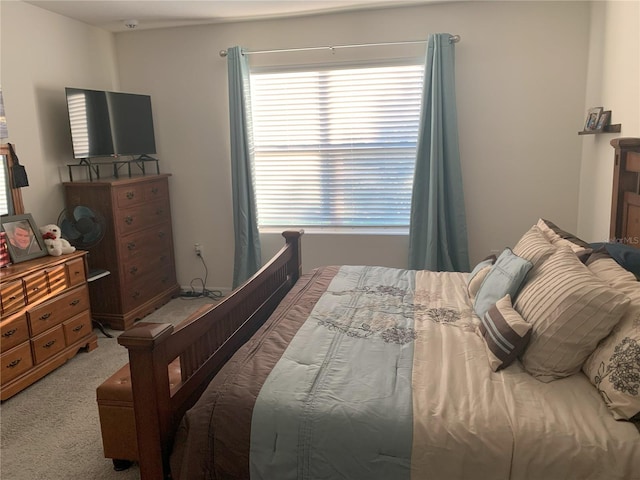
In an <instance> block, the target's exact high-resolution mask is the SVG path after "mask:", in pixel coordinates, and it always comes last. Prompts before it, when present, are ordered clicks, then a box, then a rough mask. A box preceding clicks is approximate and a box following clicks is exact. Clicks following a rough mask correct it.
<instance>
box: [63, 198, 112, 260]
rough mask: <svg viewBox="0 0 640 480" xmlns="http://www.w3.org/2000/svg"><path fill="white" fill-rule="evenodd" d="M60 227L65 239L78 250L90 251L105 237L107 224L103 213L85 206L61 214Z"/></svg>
mask: <svg viewBox="0 0 640 480" xmlns="http://www.w3.org/2000/svg"><path fill="white" fill-rule="evenodd" d="M58 225H59V226H60V230H61V232H62V237H63V238H65V239H66V240H67V241H68V242H69V243H70V244H71V245H73V246H74V247H76V248H82V249H89V248H91V247H94V246H95V245H97V244H98V243H99V242H100V240H102V238H103V237H104V234H105V230H106V227H107V223H106V221H105V219H104V216H103V215H102V213H100V212H99V211H97V210H94V209H92V208H89V207H87V206H84V205H78V206H76V207H74V208H73V209H72V210H65V211H63V212H62V213H61V214H60V218H59V219H58Z"/></svg>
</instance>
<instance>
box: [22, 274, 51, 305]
mask: <svg viewBox="0 0 640 480" xmlns="http://www.w3.org/2000/svg"><path fill="white" fill-rule="evenodd" d="M23 282H24V291H25V293H26V294H27V303H35V302H37V301H38V300H40V299H42V298H44V297H46V296H47V295H49V286H48V284H49V282H48V280H47V272H46V271H45V270H40V271H39V272H37V273H33V274H31V275H27V276H25V277H24V278H23Z"/></svg>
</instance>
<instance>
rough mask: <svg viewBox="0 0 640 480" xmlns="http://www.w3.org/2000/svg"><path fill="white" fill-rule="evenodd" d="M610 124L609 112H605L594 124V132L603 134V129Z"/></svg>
mask: <svg viewBox="0 0 640 480" xmlns="http://www.w3.org/2000/svg"><path fill="white" fill-rule="evenodd" d="M609 123H611V110H605V111H604V112H602V113H601V114H600V117H599V118H598V123H597V124H596V132H604V129H605V128H606V127H608V126H609Z"/></svg>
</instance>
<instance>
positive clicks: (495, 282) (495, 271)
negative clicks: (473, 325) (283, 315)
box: [473, 248, 533, 318]
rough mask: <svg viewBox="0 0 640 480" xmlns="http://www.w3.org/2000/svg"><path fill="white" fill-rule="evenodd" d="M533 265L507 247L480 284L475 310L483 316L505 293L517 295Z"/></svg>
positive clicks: (474, 305)
mask: <svg viewBox="0 0 640 480" xmlns="http://www.w3.org/2000/svg"><path fill="white" fill-rule="evenodd" d="M532 266H533V265H532V264H531V262H530V261H528V260H525V259H524V258H520V257H518V256H517V255H516V254H514V253H513V252H512V251H511V249H510V248H505V249H504V250H503V251H502V253H501V254H500V256H499V257H498V259H497V260H496V263H495V264H494V265H493V266H492V267H491V269H490V270H489V273H487V276H486V277H485V279H484V280H483V282H482V285H480V289H479V290H478V293H477V295H476V298H475V300H474V302H473V310H474V311H475V312H476V314H477V315H478V316H479V317H480V318H482V317H483V316H484V314H485V313H486V312H487V310H488V309H489V307H490V306H491V305H493V304H494V303H496V302H497V301H498V300H500V299H501V298H502V297H504V296H505V295H507V294H508V295H510V296H511V297H512V298H513V297H515V296H516V294H517V293H518V291H519V290H520V287H521V285H522V283H523V282H524V279H525V277H526V276H527V273H529V270H531V267H532Z"/></svg>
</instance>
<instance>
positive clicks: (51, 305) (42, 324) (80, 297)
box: [27, 285, 89, 335]
mask: <svg viewBox="0 0 640 480" xmlns="http://www.w3.org/2000/svg"><path fill="white" fill-rule="evenodd" d="M88 309H89V293H88V290H87V287H86V286H84V285H83V286H81V287H78V288H76V289H74V290H71V291H69V292H67V293H64V294H62V295H60V296H59V297H57V298H55V299H53V300H50V301H48V302H45V303H42V304H41V305H38V306H37V307H34V308H32V309H29V310H28V311H27V315H28V318H29V327H30V329H31V335H37V334H39V333H40V332H44V331H45V330H47V329H48V328H51V327H53V326H54V325H58V324H59V323H62V322H64V321H65V320H67V319H69V318H71V317H73V316H75V315H78V314H79V313H81V312H83V311H85V310H88Z"/></svg>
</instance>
